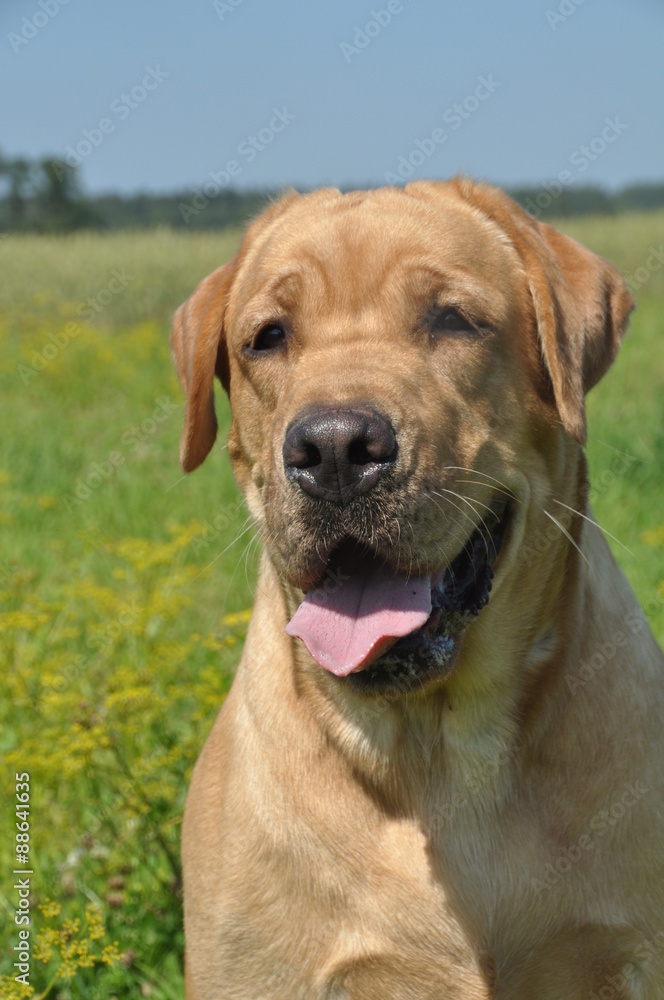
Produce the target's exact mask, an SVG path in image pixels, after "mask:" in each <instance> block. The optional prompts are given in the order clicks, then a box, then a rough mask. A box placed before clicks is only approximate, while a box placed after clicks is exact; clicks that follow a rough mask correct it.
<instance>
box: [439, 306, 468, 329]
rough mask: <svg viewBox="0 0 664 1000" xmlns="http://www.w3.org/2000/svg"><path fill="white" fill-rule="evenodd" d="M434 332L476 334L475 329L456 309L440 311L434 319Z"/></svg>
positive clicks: (448, 308)
mask: <svg viewBox="0 0 664 1000" xmlns="http://www.w3.org/2000/svg"><path fill="white" fill-rule="evenodd" d="M433 327H434V330H435V331H436V332H440V333H476V332H477V331H476V328H475V326H474V325H473V323H471V321H470V320H469V319H467V318H466V317H465V316H464V315H463V314H462V313H460V312H459V310H458V309H453V308H452V307H447V308H445V309H441V310H440V312H439V313H438V314H437V315H436V317H435V318H434V323H433Z"/></svg>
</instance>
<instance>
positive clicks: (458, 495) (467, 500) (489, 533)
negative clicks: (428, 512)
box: [433, 489, 496, 559]
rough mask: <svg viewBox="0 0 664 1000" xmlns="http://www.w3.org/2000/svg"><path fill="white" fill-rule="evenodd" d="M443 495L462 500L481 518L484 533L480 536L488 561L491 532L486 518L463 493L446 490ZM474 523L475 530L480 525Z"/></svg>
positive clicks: (481, 532)
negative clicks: (447, 494)
mask: <svg viewBox="0 0 664 1000" xmlns="http://www.w3.org/2000/svg"><path fill="white" fill-rule="evenodd" d="M433 492H434V493H435V492H436V491H435V490H434V491H433ZM443 493H449V494H450V495H451V496H455V497H456V498H457V499H458V500H462V501H463V502H464V503H467V504H468V506H469V507H470V509H471V510H472V511H473V513H474V514H475V515H476V516H477V517H478V518H479V520H480V524H481V525H482V528H483V529H484V530H483V531H480V534H481V536H482V541H483V542H484V549H485V551H486V556H487V559H489V558H490V557H489V545H488V542H487V535H488V536H489V538H491V532H490V531H489V527H488V525H487V523H486V521H485V520H484V518H483V517H482V515H481V514H480V513H479V512H478V511H477V510H476V509H475V507H474V506H473V504H472V503H471V502H470V500H469V499H468V498H467V497H464V496H463V495H462V494H461V493H455V491H454V490H445V489H443ZM438 496H440V493H439V494H438ZM478 503H479V501H478ZM482 506H483V507H486V509H487V510H491V508H490V507H488V506H487V505H486V504H482ZM464 513H465V511H464ZM466 516H467V517H469V519H470V520H471V521H472V518H470V515H466ZM472 523H473V527H474V528H479V526H480V525H478V524H475V522H474V521H472ZM491 544H492V546H493V549H494V556H495V555H496V551H495V548H496V547H495V545H493V540H492V541H491Z"/></svg>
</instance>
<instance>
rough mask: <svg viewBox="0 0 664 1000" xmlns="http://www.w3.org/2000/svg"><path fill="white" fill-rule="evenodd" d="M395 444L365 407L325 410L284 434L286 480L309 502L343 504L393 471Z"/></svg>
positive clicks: (380, 421)
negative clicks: (310, 498) (326, 501)
mask: <svg viewBox="0 0 664 1000" xmlns="http://www.w3.org/2000/svg"><path fill="white" fill-rule="evenodd" d="M396 456H397V439H396V437H395V434H394V431H393V429H392V425H391V424H390V422H389V420H388V419H387V417H384V416H383V415H382V414H380V413H377V412H376V411H375V410H373V409H371V408H369V407H367V408H366V409H365V408H361V407H326V408H324V409H319V410H315V411H313V412H312V411H308V412H307V413H306V414H304V415H303V416H301V417H296V418H295V420H294V421H293V422H292V423H291V424H290V426H289V427H288V430H287V431H286V437H285V440H284V447H283V460H284V468H285V470H286V475H287V476H288V478H289V479H291V480H292V481H293V482H295V483H297V484H298V486H299V487H300V489H302V490H304V492H305V493H308V494H309V496H312V497H318V498H320V499H322V500H329V501H331V502H332V503H336V504H342V505H343V504H348V503H350V501H351V500H352V499H353V498H354V497H356V496H359V495H360V494H361V493H367V492H368V491H369V490H371V489H373V488H374V486H375V485H376V484H377V483H378V481H379V480H380V478H381V477H382V476H383V475H384V474H385V473H386V472H388V471H389V470H390V469H391V468H392V467H393V465H394V462H395V460H396Z"/></svg>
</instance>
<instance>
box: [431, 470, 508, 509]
mask: <svg viewBox="0 0 664 1000" xmlns="http://www.w3.org/2000/svg"><path fill="white" fill-rule="evenodd" d="M448 470H449V471H450V472H470V473H471V474H472V475H473V476H484V478H485V479H491V480H492V481H493V482H494V483H498V485H499V486H502V487H503V489H505V490H507V492H508V493H509V494H510V496H514V493H513V492H512V490H510V488H509V486H508V485H507V483H503V482H502V481H501V480H500V479H496V477H495V476H490V475H489V473H488V472H483V471H482V469H469V468H467V467H466V466H465V465H446V466H445V468H444V470H443V471H444V472H447V471H448ZM514 499H515V500H517V499H518V497H516V496H514Z"/></svg>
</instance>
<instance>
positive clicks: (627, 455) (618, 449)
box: [595, 438, 636, 460]
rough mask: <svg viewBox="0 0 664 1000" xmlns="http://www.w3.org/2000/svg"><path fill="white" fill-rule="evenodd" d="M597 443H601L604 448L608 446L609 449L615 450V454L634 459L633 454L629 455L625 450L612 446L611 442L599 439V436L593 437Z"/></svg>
mask: <svg viewBox="0 0 664 1000" xmlns="http://www.w3.org/2000/svg"><path fill="white" fill-rule="evenodd" d="M595 441H597V443H598V444H603V445H604V447H605V448H610V449H611V451H615V453H616V455H622V456H623V458H630V459H632V460H634V458H635V457H636V456H635V455H630V454H629V452H627V451H621V450H620V448H614V447H613V445H612V444H607V443H606V441H600V440H599V438H595Z"/></svg>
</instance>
